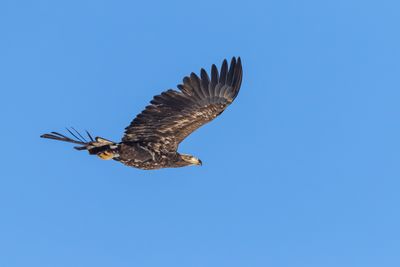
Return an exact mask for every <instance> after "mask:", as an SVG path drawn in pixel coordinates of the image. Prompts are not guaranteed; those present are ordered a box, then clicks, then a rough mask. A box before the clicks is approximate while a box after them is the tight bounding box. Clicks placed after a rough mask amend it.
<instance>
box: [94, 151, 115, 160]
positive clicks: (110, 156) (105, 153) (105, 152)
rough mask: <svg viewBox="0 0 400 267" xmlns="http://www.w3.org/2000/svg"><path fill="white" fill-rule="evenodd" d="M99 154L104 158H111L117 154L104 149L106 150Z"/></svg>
mask: <svg viewBox="0 0 400 267" xmlns="http://www.w3.org/2000/svg"><path fill="white" fill-rule="evenodd" d="M97 156H98V157H99V158H101V159H104V160H110V159H113V158H114V156H115V154H114V153H113V152H111V151H104V152H101V153H99V154H97Z"/></svg>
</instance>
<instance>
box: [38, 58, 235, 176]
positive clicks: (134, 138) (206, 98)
mask: <svg viewBox="0 0 400 267" xmlns="http://www.w3.org/2000/svg"><path fill="white" fill-rule="evenodd" d="M241 82H242V63H241V60H240V57H238V58H237V59H236V58H235V57H233V58H232V60H231V62H230V65H229V66H228V62H227V60H226V59H225V60H224V61H223V62H222V65H221V68H220V70H219V71H218V69H217V67H216V66H215V65H214V64H213V65H212V66H211V75H210V76H209V75H208V74H207V72H206V71H205V70H204V69H201V70H200V77H199V76H198V75H196V74H195V73H193V72H192V73H191V74H190V75H189V76H186V77H184V78H183V83H182V84H179V85H178V86H177V87H178V89H179V91H178V90H173V89H169V90H167V91H165V92H163V93H161V94H160V95H156V96H154V98H153V100H151V101H150V105H148V106H147V107H146V108H145V109H144V110H143V111H142V112H141V113H140V114H138V115H137V116H136V118H135V119H134V120H133V121H132V122H131V123H130V125H129V126H128V127H126V128H125V134H124V136H123V137H122V141H121V142H119V143H116V142H112V141H110V140H107V139H105V138H102V137H96V138H93V137H92V135H91V134H90V133H89V132H87V131H86V134H87V136H88V140H86V138H84V137H83V135H81V134H80V133H79V132H77V131H76V130H75V129H74V128H72V130H70V129H67V130H68V131H69V133H70V134H71V135H72V136H73V137H72V138H71V137H68V136H66V135H63V134H60V133H57V132H51V133H48V134H43V135H41V137H42V138H48V139H54V140H59V141H65V142H70V143H74V144H78V145H79V146H76V147H74V148H75V149H77V150H87V151H88V152H89V154H90V155H97V156H98V157H99V158H101V159H104V160H111V159H113V160H116V161H119V162H121V163H123V164H125V165H127V166H130V167H135V168H139V169H144V170H152V169H160V168H176V167H185V166H190V165H202V162H201V160H200V159H198V158H196V157H194V156H192V155H187V154H180V153H178V152H177V149H178V146H179V144H180V143H181V142H182V141H183V140H184V139H185V138H186V137H187V136H188V135H190V134H191V133H192V132H193V131H195V130H196V129H198V128H199V127H201V126H203V125H204V124H206V123H208V122H210V121H212V120H213V119H215V118H216V117H217V116H219V115H220V114H221V113H222V112H223V111H224V110H225V109H226V108H227V107H228V106H229V105H230V104H231V103H232V102H233V100H234V99H235V98H236V96H237V95H238V93H239V89H240V85H241ZM73 138H75V139H73Z"/></svg>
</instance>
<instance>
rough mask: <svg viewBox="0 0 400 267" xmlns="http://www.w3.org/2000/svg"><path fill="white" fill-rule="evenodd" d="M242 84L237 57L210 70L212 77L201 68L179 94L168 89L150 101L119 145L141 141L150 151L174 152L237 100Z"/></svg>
mask: <svg viewBox="0 0 400 267" xmlns="http://www.w3.org/2000/svg"><path fill="white" fill-rule="evenodd" d="M241 82H242V63H241V60H240V57H239V58H238V59H237V60H236V58H235V57H233V58H232V60H231V64H230V66H229V68H228V62H227V61H226V59H225V60H224V61H223V63H222V66H221V69H220V72H218V69H217V67H216V66H215V65H212V67H211V77H209V76H208V74H207V72H206V71H205V70H204V69H201V72H200V77H198V76H197V75H196V74H195V73H191V74H190V76H189V77H185V78H183V84H179V85H178V88H179V90H180V91H176V90H172V89H170V90H168V91H165V92H163V93H162V94H161V95H157V96H155V97H154V98H153V100H152V101H151V102H150V105H148V106H147V107H146V108H145V109H144V110H143V111H142V112H141V113H140V114H139V115H137V117H136V118H135V119H134V120H133V121H132V122H131V124H130V125H129V126H128V127H126V129H125V135H124V137H123V138H122V142H142V143H145V144H148V145H149V146H151V147H152V148H153V149H157V150H166V151H176V149H177V148H178V145H179V143H180V142H182V140H183V139H185V138H186V137H187V136H188V135H189V134H191V133H192V132H193V131H195V130H196V129H197V128H199V127H200V126H202V125H204V124H206V123H207V122H209V121H211V120H213V119H214V118H215V117H217V116H218V115H220V114H221V113H222V112H223V111H224V110H225V109H226V107H227V106H229V105H230V104H231V103H232V101H233V100H234V99H235V98H236V96H237V95H238V93H239V89H240V84H241Z"/></svg>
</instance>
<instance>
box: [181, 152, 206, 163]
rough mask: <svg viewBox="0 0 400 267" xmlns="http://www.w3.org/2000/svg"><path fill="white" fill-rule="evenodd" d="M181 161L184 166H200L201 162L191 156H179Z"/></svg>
mask: <svg viewBox="0 0 400 267" xmlns="http://www.w3.org/2000/svg"><path fill="white" fill-rule="evenodd" d="M180 157H181V160H183V161H184V162H185V163H186V165H198V166H201V165H202V162H201V160H200V159H198V158H196V157H193V156H192V155H186V154H180Z"/></svg>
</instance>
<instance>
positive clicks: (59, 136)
mask: <svg viewBox="0 0 400 267" xmlns="http://www.w3.org/2000/svg"><path fill="white" fill-rule="evenodd" d="M40 137H41V138H47V139H53V140H58V141H63V142H69V143H74V144H78V145H87V144H88V142H84V141H82V140H74V139H72V138H69V137H68V136H65V135H63V134H60V133H57V132H51V133H48V134H42V135H41V136H40ZM77 139H78V138H77Z"/></svg>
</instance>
